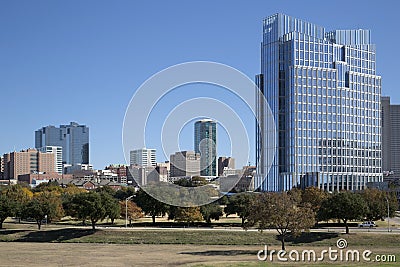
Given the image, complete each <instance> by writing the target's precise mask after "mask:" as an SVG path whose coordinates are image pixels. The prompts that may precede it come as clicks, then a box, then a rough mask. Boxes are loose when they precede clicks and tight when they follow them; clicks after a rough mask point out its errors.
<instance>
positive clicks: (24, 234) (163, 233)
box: [0, 224, 400, 248]
mask: <svg viewBox="0 0 400 267" xmlns="http://www.w3.org/2000/svg"><path fill="white" fill-rule="evenodd" d="M10 225H11V226H13V228H14V227H15V228H14V229H12V228H10V227H7V229H3V230H0V241H26V242H75V243H110V244H194V245H264V244H267V245H273V246H279V245H280V241H279V240H278V239H277V236H276V231H273V230H272V231H264V232H262V233H261V232H259V231H244V230H240V229H239V230H237V229H236V230H229V229H226V230H212V229H201V228H194V229H191V228H186V229H185V228H181V229H169V228H165V229H161V228H160V229H157V230H155V229H145V228H140V229H135V228H129V229H128V230H126V229H125V228H112V229H98V230H95V231H92V230H91V229H89V228H73V227H69V228H65V227H60V226H54V225H49V226H48V227H44V229H43V230H41V231H37V230H36V229H35V225H34V224H22V225H19V226H20V227H19V228H16V226H17V225H13V224H10ZM7 226H8V225H7ZM338 238H345V239H346V240H347V242H348V244H349V246H360V247H363V246H364V247H374V246H376V247H382V248H390V247H396V248H398V247H399V244H400V234H399V233H391V234H389V233H386V232H380V233H377V232H371V233H367V232H363V233H360V232H358V233H351V234H349V235H346V234H338V233H332V232H331V233H323V232H311V233H303V235H301V236H300V237H297V238H289V239H288V240H287V245H288V246H291V245H292V246H310V245H312V246H335V245H336V240H337V239H338Z"/></svg>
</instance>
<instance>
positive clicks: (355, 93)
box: [292, 77, 381, 100]
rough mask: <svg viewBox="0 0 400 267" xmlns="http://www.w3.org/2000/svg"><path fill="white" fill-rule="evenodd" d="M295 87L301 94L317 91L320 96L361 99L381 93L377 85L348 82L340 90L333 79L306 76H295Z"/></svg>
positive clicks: (314, 93) (315, 92)
mask: <svg viewBox="0 0 400 267" xmlns="http://www.w3.org/2000/svg"><path fill="white" fill-rule="evenodd" d="M320 84H321V86H320ZM317 85H318V87H317ZM322 85H324V86H322ZM325 85H327V86H325ZM326 87H329V88H326ZM295 89H296V90H297V92H299V93H303V94H304V93H306V92H307V93H308V94H313V95H316V94H317V93H318V95H320V96H343V97H347V98H358V99H363V100H364V99H368V98H371V97H375V98H377V96H378V95H380V94H381V88H380V87H379V86H368V85H361V84H354V83H352V84H350V88H349V89H347V90H343V89H342V90H340V89H339V88H337V87H336V82H335V81H329V80H328V81H326V80H320V79H318V80H317V79H311V78H307V80H306V78H301V77H300V78H297V80H296V84H294V87H293V89H292V90H295Z"/></svg>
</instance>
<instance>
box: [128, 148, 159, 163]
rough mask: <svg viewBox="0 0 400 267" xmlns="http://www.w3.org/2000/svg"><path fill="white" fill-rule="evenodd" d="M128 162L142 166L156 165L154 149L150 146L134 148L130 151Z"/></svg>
mask: <svg viewBox="0 0 400 267" xmlns="http://www.w3.org/2000/svg"><path fill="white" fill-rule="evenodd" d="M130 164H131V165H139V166H142V167H149V166H154V167H155V166H156V165H157V162H156V150H155V149H152V148H141V149H135V150H132V151H131V152H130Z"/></svg>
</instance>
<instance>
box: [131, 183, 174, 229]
mask: <svg viewBox="0 0 400 267" xmlns="http://www.w3.org/2000/svg"><path fill="white" fill-rule="evenodd" d="M136 203H137V205H138V206H139V207H140V208H141V209H142V210H143V212H144V213H145V214H146V215H149V216H151V218H152V221H153V224H155V223H156V216H164V215H165V214H166V212H167V211H168V205H167V204H165V203H162V202H160V201H158V200H157V199H155V198H153V197H152V196H150V195H149V194H147V193H146V192H145V191H143V190H142V189H140V190H139V191H138V192H137V193H136Z"/></svg>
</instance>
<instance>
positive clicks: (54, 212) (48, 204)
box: [33, 191, 65, 223]
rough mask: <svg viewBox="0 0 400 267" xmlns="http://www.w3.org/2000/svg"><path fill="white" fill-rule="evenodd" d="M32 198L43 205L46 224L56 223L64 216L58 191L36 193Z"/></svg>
mask: <svg viewBox="0 0 400 267" xmlns="http://www.w3.org/2000/svg"><path fill="white" fill-rule="evenodd" d="M33 198H35V199H38V200H39V202H40V203H42V205H44V207H45V210H46V215H47V222H49V223H51V222H53V221H58V220H60V219H61V218H62V217H63V216H64V215H65V212H64V208H63V205H62V200H61V195H60V193H59V192H58V191H43V192H38V193H35V194H34V196H33Z"/></svg>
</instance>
